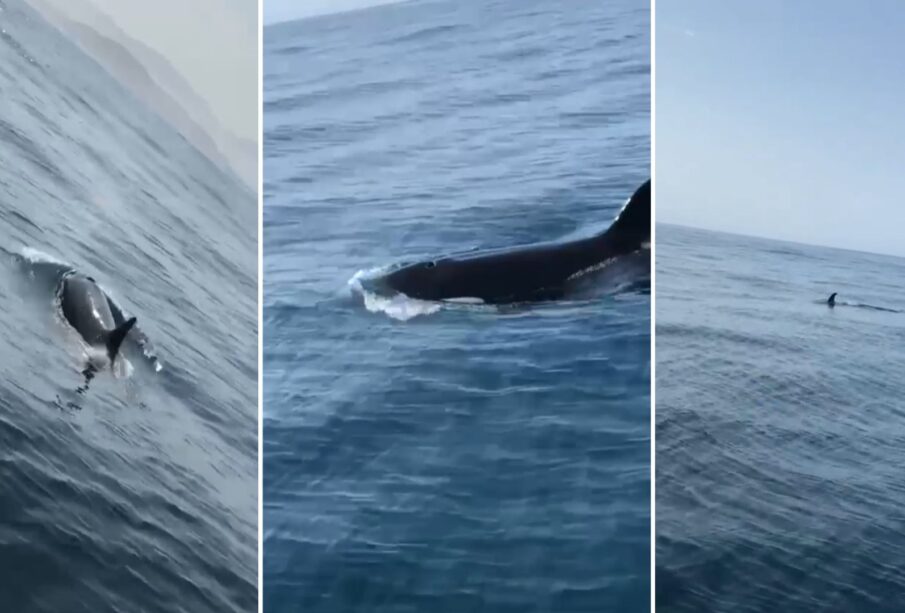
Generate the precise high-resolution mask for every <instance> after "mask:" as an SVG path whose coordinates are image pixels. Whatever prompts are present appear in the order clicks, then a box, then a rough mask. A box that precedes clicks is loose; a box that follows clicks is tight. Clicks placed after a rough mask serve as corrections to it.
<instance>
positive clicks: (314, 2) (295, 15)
mask: <svg viewBox="0 0 905 613" xmlns="http://www.w3.org/2000/svg"><path fill="white" fill-rule="evenodd" d="M395 1H398V0H264V23H265V24H271V23H277V22H279V21H292V20H293V19H301V18H302V17H311V16H314V15H326V14H328V13H341V12H344V11H353V10H356V9H362V8H367V7H370V6H377V5H379V4H390V3H392V2H395Z"/></svg>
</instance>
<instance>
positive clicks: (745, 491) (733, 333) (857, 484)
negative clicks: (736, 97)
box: [656, 225, 905, 613]
mask: <svg viewBox="0 0 905 613" xmlns="http://www.w3.org/2000/svg"><path fill="white" fill-rule="evenodd" d="M903 278H905V259H902V258H897V257H891V256H886V255H875V254H870V253H859V252H853V251H843V250H838V249H831V248H826V247H813V246H806V245H800V244H794V243H787V242H776V241H770V240H764V239H758V238H749V237H742V236H734V235H728V234H718V233H713V232H705V231H701V230H691V229H687V228H680V227H675V226H664V225H658V228H657V290H656V291H657V413H656V415H657V418H656V421H657V438H656V445H657V465H656V466H657V475H656V478H657V490H656V491H657V506H656V512H657V610H658V611H668V612H672V611H689V612H692V611H693V612H695V613H700V612H708V611H727V612H728V611H732V612H733V613H748V612H760V611H784V612H794V611H827V612H836V611H838V612H849V611H872V612H886V611H889V612H893V611H902V610H903V609H905V570H903V569H902V564H901V562H902V560H903V559H905V535H903V530H902V527H903V525H905V510H903V509H905V485H903V481H902V471H901V466H902V463H903V462H905V407H903V403H902V399H903V397H905V383H903V379H902V372H903V370H905V286H903V284H902V283H901V280H902V279H903ZM832 292H838V293H839V295H838V297H837V301H838V303H837V306H836V307H835V308H832V309H831V308H829V307H828V306H827V305H826V303H825V301H826V299H827V297H828V296H829V295H830V294H831V293H832ZM881 309H883V310H881Z"/></svg>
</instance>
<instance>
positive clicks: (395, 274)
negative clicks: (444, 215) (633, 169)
mask: <svg viewBox="0 0 905 613" xmlns="http://www.w3.org/2000/svg"><path fill="white" fill-rule="evenodd" d="M650 189H651V181H650V179H648V180H647V181H645V182H644V183H643V184H642V185H641V186H640V187H639V188H638V189H637V190H636V191H635V193H634V194H633V195H632V197H631V198H629V200H628V202H627V203H626V205H625V206H624V207H623V208H622V211H621V212H620V213H619V215H618V216H617V217H616V219H615V220H614V221H613V223H612V224H611V225H610V227H609V228H608V229H607V230H605V231H604V232H602V233H600V234H597V235H595V236H592V237H589V238H582V239H578V240H573V241H568V242H553V243H541V244H534V245H523V246H520V247H513V248H508V249H496V250H492V251H483V252H470V253H464V254H461V255H450V256H446V257H441V258H438V259H435V260H428V261H425V262H418V263H415V264H410V265H406V266H403V267H401V268H398V269H396V270H394V271H392V272H390V273H389V274H387V275H385V276H383V277H381V278H378V279H376V280H375V281H376V284H377V286H378V287H381V286H382V287H384V288H387V289H389V290H391V291H394V292H397V293H401V294H404V295H405V296H408V297H409V298H415V299H418V300H428V301H452V302H471V303H484V304H506V303H517V302H534V301H544V300H555V299H558V298H561V297H562V296H563V294H564V293H565V292H566V289H567V286H568V282H569V281H571V280H572V279H575V278H577V277H579V276H581V275H582V274H583V273H585V272H588V271H590V270H593V269H595V268H597V267H601V266H604V265H605V264H606V263H608V262H609V261H610V260H612V259H613V258H618V257H620V256H626V255H630V254H633V253H636V252H639V251H642V250H646V249H647V248H649V246H650V233H651V219H650ZM646 257H647V259H648V261H649V259H650V254H649V252H647V254H646Z"/></svg>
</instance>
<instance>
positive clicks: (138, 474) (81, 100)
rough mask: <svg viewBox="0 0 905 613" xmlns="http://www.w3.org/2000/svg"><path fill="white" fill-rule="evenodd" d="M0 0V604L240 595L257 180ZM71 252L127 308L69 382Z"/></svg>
mask: <svg viewBox="0 0 905 613" xmlns="http://www.w3.org/2000/svg"><path fill="white" fill-rule="evenodd" d="M0 9H2V11H0V22H2V34H0V90H2V92H3V93H2V98H3V103H2V105H0V153H2V160H3V163H2V165H0V314H2V315H0V340H2V344H3V347H4V350H3V351H0V371H2V377H0V379H2V382H0V482H2V484H3V488H2V494H0V566H2V573H0V603H2V605H0V609H2V610H4V611H53V612H57V611H67V612H78V611H85V612H91V613H97V612H101V611H149V612H150V611H166V612H173V611H187V612H192V613H197V612H200V611H216V612H222V611H252V610H255V606H256V578H255V573H256V516H257V514H256V496H255V491H256V453H255V445H256V424H255V413H256V412H255V406H256V368H255V364H256V359H255V355H256V354H255V345H256V330H255V328H256V325H255V295H256V292H255V199H254V196H253V195H252V194H250V193H249V192H248V191H247V190H246V189H244V188H243V187H242V186H241V184H240V182H239V181H238V180H236V179H235V178H234V177H232V176H225V175H223V174H222V173H221V172H220V171H218V170H217V169H216V168H215V167H214V166H213V165H212V164H210V163H209V162H208V161H207V160H206V159H205V158H203V157H201V155H200V154H198V153H197V152H196V151H195V150H194V149H192V148H191V147H190V146H189V145H187V144H186V142H185V141H184V140H183V139H182V138H181V137H179V136H178V135H176V134H175V133H174V132H173V131H172V130H171V129H170V128H169V127H168V126H167V125H166V124H164V123H163V122H162V121H160V120H159V119H157V118H156V116H155V115H152V114H151V113H150V112H149V111H148V110H146V109H145V108H144V107H142V105H141V104H140V102H139V101H137V100H135V99H134V98H132V97H130V96H129V95H128V94H127V93H126V92H125V90H124V89H122V88H121V87H120V86H119V85H118V84H117V83H116V82H115V81H113V80H112V79H111V78H110V77H109V76H107V75H106V73H104V72H103V71H102V70H101V69H100V68H99V67H98V65H97V64H95V63H94V62H92V61H91V60H89V59H88V58H87V57H86V56H84V55H83V54H82V53H81V52H79V50H78V49H77V48H76V47H74V46H73V45H71V44H70V43H69V42H68V41H66V40H65V39H63V38H62V37H61V35H60V34H59V33H58V32H57V31H56V30H53V29H52V28H50V27H49V26H48V25H47V24H45V23H44V22H43V21H42V20H41V19H40V17H38V16H37V15H36V14H35V13H34V12H32V11H31V10H30V9H29V8H28V7H27V5H25V4H23V3H22V2H20V1H19V0H0ZM70 269H77V270H79V271H81V272H83V273H85V274H89V275H91V276H93V277H95V278H96V279H97V280H98V282H99V283H100V284H101V285H102V286H103V287H104V288H106V289H107V291H108V292H110V293H111V294H112V296H113V297H114V300H115V301H116V303H117V304H118V305H119V306H120V307H121V308H122V309H123V310H124V311H126V312H127V313H129V314H131V315H134V316H136V317H137V318H138V328H137V329H136V330H134V331H133V332H131V333H130V337H129V339H128V340H127V346H126V348H125V357H126V358H127V360H128V364H129V367H126V366H125V364H126V362H121V363H119V364H118V365H119V366H121V368H119V369H117V372H116V373H114V372H111V371H110V370H109V369H107V370H106V371H105V372H102V373H100V374H99V375H98V376H97V377H96V378H95V379H94V380H93V381H91V384H90V388H89V390H88V391H87V392H86V393H83V394H79V393H77V392H76V389H77V388H78V387H79V386H80V385H82V384H83V383H84V379H83V378H82V376H81V375H80V373H79V371H80V370H81V369H82V368H83V367H84V365H85V361H86V356H87V353H86V348H85V346H84V345H83V344H82V342H81V341H80V339H79V337H78V336H77V335H75V334H73V333H72V329H71V328H68V326H67V325H66V324H65V323H64V322H63V320H62V318H61V317H60V311H59V308H58V304H57V303H56V296H55V292H56V289H57V285H58V283H59V280H60V277H61V275H62V274H64V272H65V271H66V270H70ZM140 343H144V347H142V346H141V344H140ZM146 354H147V355H146ZM153 355H156V356H157V359H150V358H149V357H148V356H153Z"/></svg>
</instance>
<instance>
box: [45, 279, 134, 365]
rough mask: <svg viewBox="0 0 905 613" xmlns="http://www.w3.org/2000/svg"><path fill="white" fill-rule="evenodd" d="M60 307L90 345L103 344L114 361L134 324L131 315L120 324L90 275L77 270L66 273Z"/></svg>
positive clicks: (108, 355)
mask: <svg viewBox="0 0 905 613" xmlns="http://www.w3.org/2000/svg"><path fill="white" fill-rule="evenodd" d="M60 306H61V307H62V310H63V315H64V316H65V317H66V321H68V322H69V325H71V326H72V327H73V328H74V329H75V330H76V331H77V332H78V333H79V334H80V335H81V336H82V338H83V339H85V342H87V343H88V344H89V345H91V346H93V347H102V348H104V349H105V350H106V352H107V357H108V358H109V359H110V362H111V364H112V363H113V361H114V360H115V359H116V356H117V355H118V354H119V349H120V346H121V345H122V343H123V341H124V340H125V338H126V335H127V334H128V333H129V330H131V329H132V326H134V325H135V321H136V320H135V318H134V317H132V318H130V319H128V320H126V321H123V322H121V323H119V325H117V320H116V318H114V316H113V311H112V310H111V304H110V299H109V298H108V297H107V295H106V294H105V293H104V291H103V290H102V289H101V288H100V287H98V285H97V283H96V282H95V281H94V279H92V278H91V277H86V276H84V275H80V274H77V273H73V274H71V275H68V276H66V277H65V278H64V279H63V281H62V286H61V288H60Z"/></svg>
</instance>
